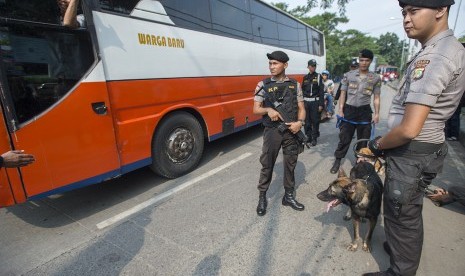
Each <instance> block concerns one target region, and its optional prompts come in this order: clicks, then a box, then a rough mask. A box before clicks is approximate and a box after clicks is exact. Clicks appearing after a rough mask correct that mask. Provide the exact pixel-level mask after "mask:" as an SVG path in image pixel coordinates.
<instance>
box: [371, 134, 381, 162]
mask: <svg viewBox="0 0 465 276" xmlns="http://www.w3.org/2000/svg"><path fill="white" fill-rule="evenodd" d="M380 138H381V136H378V137H376V138H375V139H372V140H370V141H368V144H367V146H368V148H369V149H370V150H371V152H372V153H373V155H374V156H376V157H381V158H382V157H384V151H383V150H382V149H380V148H379V139H380Z"/></svg>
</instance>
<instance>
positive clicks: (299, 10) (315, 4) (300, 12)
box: [271, 0, 350, 17]
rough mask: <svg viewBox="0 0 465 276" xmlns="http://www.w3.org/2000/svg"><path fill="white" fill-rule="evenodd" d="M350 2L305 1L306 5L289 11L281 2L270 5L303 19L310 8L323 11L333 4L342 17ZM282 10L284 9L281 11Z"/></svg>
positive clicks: (343, 0) (331, 0)
mask: <svg viewBox="0 0 465 276" xmlns="http://www.w3.org/2000/svg"><path fill="white" fill-rule="evenodd" d="M349 1H350V0H337V1H334V0H320V1H318V0H307V4H306V5H303V6H297V7H296V8H294V9H292V10H289V9H288V8H289V5H288V4H286V3H283V2H278V3H271V4H272V5H274V6H275V7H278V8H280V9H282V10H283V11H285V12H288V13H290V14H292V15H293V16H295V17H303V16H304V15H305V14H306V13H308V12H309V11H310V10H311V9H312V8H316V7H318V6H319V7H320V8H321V9H323V10H326V9H329V8H331V7H332V6H333V4H337V6H338V8H339V13H340V14H341V15H344V14H345V12H346V5H347V3H349ZM283 8H284V9H283Z"/></svg>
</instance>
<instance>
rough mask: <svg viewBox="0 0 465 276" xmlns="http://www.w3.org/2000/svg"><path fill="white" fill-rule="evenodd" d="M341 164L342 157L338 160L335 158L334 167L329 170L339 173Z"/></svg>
mask: <svg viewBox="0 0 465 276" xmlns="http://www.w3.org/2000/svg"><path fill="white" fill-rule="evenodd" d="M340 166H341V158H336V160H334V164H333V167H332V168H331V170H330V171H329V172H330V173H337V171H339V167H340Z"/></svg>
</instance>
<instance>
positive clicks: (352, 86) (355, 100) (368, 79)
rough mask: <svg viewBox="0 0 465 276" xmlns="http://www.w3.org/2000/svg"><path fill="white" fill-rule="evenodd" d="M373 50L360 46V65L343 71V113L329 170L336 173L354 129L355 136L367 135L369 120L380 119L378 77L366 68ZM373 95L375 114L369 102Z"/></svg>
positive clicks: (364, 136) (340, 98)
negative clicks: (332, 161)
mask: <svg viewBox="0 0 465 276" xmlns="http://www.w3.org/2000/svg"><path fill="white" fill-rule="evenodd" d="M372 60H373V52H372V51H370V50H368V49H363V50H362V51H360V54H359V67H358V69H357V70H352V71H350V72H347V73H346V74H345V75H344V78H343V79H342V81H341V84H340V85H341V95H340V97H339V115H340V116H341V117H343V119H342V121H341V122H340V125H339V129H340V132H339V144H338V145H337V148H336V151H335V152H334V156H335V157H336V160H334V163H333V166H332V167H331V169H330V172H331V173H336V172H337V171H338V170H339V167H340V165H341V160H342V158H344V157H345V156H346V154H347V151H348V150H349V147H350V142H351V141H352V137H353V136H354V133H355V130H357V139H369V138H370V136H371V128H372V126H371V123H372V122H373V123H375V124H377V123H378V121H379V106H380V93H381V78H380V77H379V75H378V74H376V73H374V72H370V71H368V67H369V66H370V63H371V61H372ZM371 98H373V107H374V109H375V110H374V115H373V116H372V113H373V111H372V109H371V106H370V102H371ZM365 146H366V143H359V144H358V145H357V149H360V148H362V147H365Z"/></svg>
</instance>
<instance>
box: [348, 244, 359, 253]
mask: <svg viewBox="0 0 465 276" xmlns="http://www.w3.org/2000/svg"><path fill="white" fill-rule="evenodd" d="M357 249H358V244H357V243H356V242H354V243H351V244H349V246H347V250H349V251H352V252H355V251H357Z"/></svg>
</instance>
